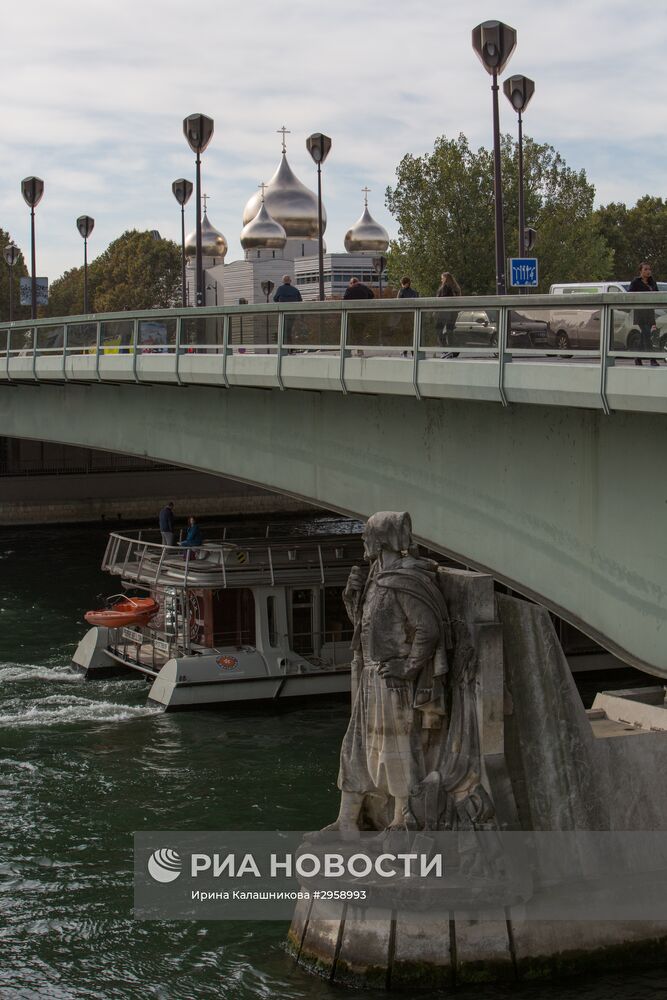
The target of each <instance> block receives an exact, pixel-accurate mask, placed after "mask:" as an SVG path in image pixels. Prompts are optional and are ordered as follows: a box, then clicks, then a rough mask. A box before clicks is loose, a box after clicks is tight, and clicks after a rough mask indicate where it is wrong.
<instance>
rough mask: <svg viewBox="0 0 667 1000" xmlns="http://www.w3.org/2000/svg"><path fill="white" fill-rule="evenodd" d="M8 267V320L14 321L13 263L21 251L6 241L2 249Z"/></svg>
mask: <svg viewBox="0 0 667 1000" xmlns="http://www.w3.org/2000/svg"><path fill="white" fill-rule="evenodd" d="M3 253H4V255H5V260H6V261H7V266H8V267H9V322H10V323H13V322H14V264H15V263H16V262H17V260H18V259H19V257H20V256H21V251H20V250H19V248H18V247H17V246H15V245H14V244H13V243H8V244H7V246H6V247H5V249H4V251H3Z"/></svg>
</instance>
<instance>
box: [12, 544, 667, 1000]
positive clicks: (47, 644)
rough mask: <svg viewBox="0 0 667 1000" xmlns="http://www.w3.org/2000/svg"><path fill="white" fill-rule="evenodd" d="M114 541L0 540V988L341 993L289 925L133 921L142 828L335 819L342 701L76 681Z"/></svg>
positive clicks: (541, 990)
mask: <svg viewBox="0 0 667 1000" xmlns="http://www.w3.org/2000/svg"><path fill="white" fill-rule="evenodd" d="M104 541H105V535H104V534H103V533H102V532H101V531H100V530H97V529H89V530H81V529H70V528H66V529H65V528H64V529H59V530H57V531H54V530H46V529H22V530H21V532H20V533H18V532H16V533H14V532H8V531H5V532H4V533H0V997H2V998H3V1000H5V998H7V1000H37V998H39V1000H42V998H44V1000H47V998H48V1000H61V998H62V1000H70V998H72V1000H74V998H76V1000H79V998H96V1000H97V998H104V1000H107V998H109V1000H115V998H118V1000H134V998H136V1000H147V998H157V1000H208V998H211V1000H213V998H230V1000H246V998H251V997H252V998H267V1000H269V998H276V1000H297V998H298V1000H334V998H337V1000H340V998H341V997H344V996H345V995H346V994H345V992H344V991H341V990H340V989H338V988H332V987H330V986H329V985H328V984H327V983H324V982H322V981H321V980H318V979H316V978H313V977H311V976H309V975H308V974H306V973H305V972H303V971H302V970H300V969H298V968H296V967H295V966H294V964H293V963H292V961H291V960H290V959H289V957H288V956H287V955H286V954H285V952H284V950H283V942H284V940H285V935H286V930H287V925H286V924H280V923H275V924H273V923H266V924H259V923H238V924H231V923H224V922H217V923H186V922H174V923H153V922H151V923H149V922H140V921H135V920H134V919H133V918H132V915H131V907H132V834H133V833H134V831H136V830H142V829H161V828H163V829H183V830H187V829H192V830H198V829H199V830H201V829H262V828H267V829H272V828H281V827H282V828H283V829H303V828H309V827H317V826H319V825H323V824H324V823H326V822H329V821H330V820H331V818H332V817H333V816H334V815H335V812H336V805H337V793H336V788H335V779H336V772H337V763H338V748H339V745H340V740H341V737H342V734H343V732H344V729H345V725H346V721H347V718H346V717H347V711H346V709H345V707H344V706H342V705H340V704H333V705H332V704H326V703H323V704H322V705H320V706H318V707H317V708H313V707H308V708H290V709H287V710H283V711H282V712H280V713H278V712H275V711H265V710H261V711H260V710H258V709H250V708H247V707H246V708H241V709H237V710H235V711H234V712H233V713H232V712H197V713H192V714H190V713H177V714H174V715H164V714H162V713H161V712H160V711H159V710H155V709H152V708H148V707H147V706H146V703H145V696H146V685H145V683H144V682H143V681H141V680H140V681H133V680H108V681H102V682H99V681H98V682H91V683H86V682H84V681H82V680H81V679H80V678H79V676H78V675H77V674H75V673H74V672H73V671H71V670H70V669H69V666H68V664H69V660H70V656H71V652H72V650H73V649H74V647H75V645H76V642H77V640H78V638H79V636H80V635H81V634H82V632H83V631H84V629H85V625H84V624H83V620H82V613H83V611H84V610H85V609H86V608H88V607H90V606H92V604H94V597H95V595H96V594H98V593H100V592H105V591H106V592H110V591H112V590H113V589H114V588H113V586H110V585H109V584H110V581H109V580H108V578H106V577H105V576H104V575H103V574H102V573H100V572H99V569H98V567H99V561H100V558H101V554H102V550H103V547H104ZM379 995H380V994H375V993H372V992H364V993H361V994H360V993H354V994H351V996H359V997H364V998H370V997H375V996H379ZM458 995H459V996H461V997H462V998H467V997H470V1000H472V997H473V996H474V997H475V998H479V996H480V992H479V990H475V991H470V992H460V993H459V994H458ZM484 995H485V996H489V997H491V996H492V997H497V998H499V1000H500V998H504V997H510V996H511V997H517V996H520V997H526V998H528V997H535V998H537V997H540V998H545V1000H551V998H553V1000H556V998H559V1000H570V998H572V1000H574V998H578V1000H608V998H611V997H614V998H618V997H623V998H638V1000H640V998H641V1000H655V998H658V997H661V998H665V997H666V996H667V986H666V983H665V978H664V975H662V974H661V973H656V972H649V973H646V974H645V975H643V976H637V975H635V974H633V975H632V976H631V977H629V976H628V977H622V976H618V977H610V978H607V979H605V980H600V979H596V980H591V981H578V982H577V983H576V984H569V985H567V986H565V987H562V986H557V985H554V986H553V987H552V986H549V985H546V986H545V985H539V986H537V985H535V986H521V987H516V988H511V989H510V988H508V989H507V990H493V991H491V990H489V989H488V988H485V989H484Z"/></svg>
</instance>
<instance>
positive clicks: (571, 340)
mask: <svg viewBox="0 0 667 1000" xmlns="http://www.w3.org/2000/svg"><path fill="white" fill-rule="evenodd" d="M657 284H658V291H659V292H667V281H659V282H658V283H657ZM629 288H630V282H629V281H589V282H570V283H569V284H557V285H552V286H551V288H550V289H549V293H550V294H551V295H563V296H567V295H601V294H603V293H606V292H621V293H625V292H627V291H628V290H629ZM655 315H656V324H657V327H658V332H657V334H656V335H655V337H654V348H655V350H667V309H656V310H655ZM550 324H551V327H552V329H553V332H554V337H555V346H556V347H557V348H558V349H559V350H561V351H566V350H568V349H569V348H577V349H579V350H596V349H598V348H599V346H600V310H599V309H586V308H585V307H584V306H574V307H569V308H567V307H566V305H565V302H563V306H562V307H561V308H555V309H552V310H551V313H550ZM639 343H640V334H639V327H638V326H637V323H636V322H635V317H634V309H632V308H630V307H629V306H628V307H626V308H622V307H620V306H617V307H615V308H614V312H613V336H612V345H611V347H612V349H613V350H617V351H618V350H626V349H627V350H637V349H638V348H639Z"/></svg>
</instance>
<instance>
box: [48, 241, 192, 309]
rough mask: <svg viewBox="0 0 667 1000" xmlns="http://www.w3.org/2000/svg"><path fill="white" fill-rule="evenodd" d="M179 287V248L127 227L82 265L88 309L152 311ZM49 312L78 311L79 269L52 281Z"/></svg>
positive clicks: (177, 292) (171, 302) (165, 304)
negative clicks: (101, 251)
mask: <svg viewBox="0 0 667 1000" xmlns="http://www.w3.org/2000/svg"><path fill="white" fill-rule="evenodd" d="M180 288H181V251H180V247H178V246H177V244H176V243H174V242H173V241H172V240H163V239H155V238H154V237H153V235H152V234H151V233H150V232H139V231H137V230H136V229H133V230H128V231H127V232H125V233H123V235H122V236H119V237H118V239H117V240H114V241H113V243H110V244H109V246H108V247H107V249H106V250H105V251H104V253H102V254H100V256H99V257H96V258H95V260H94V261H92V263H91V264H90V265H89V267H88V298H89V302H90V306H91V309H92V310H93V311H94V312H121V311H123V310H125V309H153V308H156V307H169V306H172V305H174V304H175V302H176V301H177V300H178V298H179V295H180ZM48 311H49V315H51V316H71V315H76V314H79V313H82V312H83V268H82V267H75V268H72V269H71V270H69V271H66V272H65V273H64V274H63V276H62V277H61V278H58V279H57V281H54V282H53V285H52V287H51V294H50V301H49V310H48Z"/></svg>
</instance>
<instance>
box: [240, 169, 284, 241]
mask: <svg viewBox="0 0 667 1000" xmlns="http://www.w3.org/2000/svg"><path fill="white" fill-rule="evenodd" d="M260 187H261V188H262V195H260V197H261V199H262V201H261V207H260V210H259V212H258V213H257V215H256V216H255V218H254V219H251V220H250V222H249V223H248V224H247V226H244V227H243V229H242V230H241V236H240V239H241V246H242V247H243V249H244V250H258V249H266V250H282V248H283V247H284V246H285V244H286V243H287V233H286V232H285V230H284V228H283V226H281V225H280V223H279V222H276V220H275V219H274V218H272V217H271V216H270V215H269V213H268V211H267V209H266V203H265V200H264V198H265V196H264V193H263V192H264V191H265V190H266V184H260Z"/></svg>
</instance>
